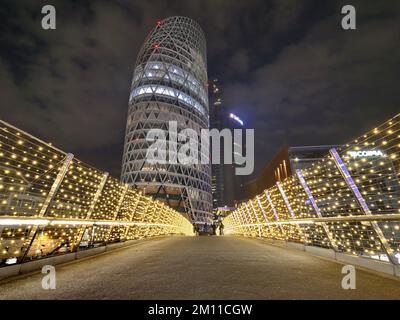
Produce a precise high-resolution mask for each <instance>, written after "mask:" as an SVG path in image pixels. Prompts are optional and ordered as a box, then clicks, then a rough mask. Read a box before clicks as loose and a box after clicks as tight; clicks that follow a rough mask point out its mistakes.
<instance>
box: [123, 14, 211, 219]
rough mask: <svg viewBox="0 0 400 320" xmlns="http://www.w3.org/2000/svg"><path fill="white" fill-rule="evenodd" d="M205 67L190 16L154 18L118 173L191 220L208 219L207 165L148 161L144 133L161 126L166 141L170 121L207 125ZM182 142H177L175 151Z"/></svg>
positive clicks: (136, 75) (140, 58)
mask: <svg viewBox="0 0 400 320" xmlns="http://www.w3.org/2000/svg"><path fill="white" fill-rule="evenodd" d="M206 66H207V58H206V41H205V37H204V34H203V32H202V30H201V28H200V26H199V25H198V24H197V23H196V22H195V21H193V20H191V19H189V18H186V17H170V18H167V19H164V20H161V21H159V22H158V23H157V26H156V27H155V28H154V29H153V30H152V31H151V33H150V34H149V36H148V37H147V39H146V41H145V43H144V45H143V46H142V48H141V50H140V52H139V56H138V58H137V61H136V66H135V71H134V75H133V81H132V87H131V93H130V98H129V111H128V119H127V126H126V135H125V145H124V155H123V163H122V173H121V180H122V181H123V182H125V183H128V184H130V185H134V186H136V187H137V188H139V189H142V190H143V191H144V192H145V193H146V194H147V195H152V196H153V197H154V198H155V199H159V200H162V201H164V202H165V203H167V204H168V205H170V206H171V207H173V208H175V209H177V210H178V211H180V212H182V213H186V214H187V215H188V218H190V219H191V220H192V221H193V222H197V223H203V222H210V221H211V219H212V195H211V177H210V175H211V170H210V165H209V164H191V165H184V164H180V163H175V164H173V163H170V162H169V161H168V164H150V163H149V162H148V161H146V153H147V149H148V148H149V147H150V146H151V145H152V143H153V142H151V141H146V135H147V133H148V132H149V130H151V129H161V130H164V132H165V133H166V139H167V140H168V139H169V137H168V129H169V122H170V121H176V122H177V129H178V132H180V130H182V129H186V128H190V129H193V130H195V131H196V132H197V133H198V135H199V136H200V131H201V129H208V128H209V108H208V93H207V81H208V80H207V68H206ZM183 143H185V142H179V141H178V144H177V150H179V148H180V146H181V145H182V144H183ZM167 146H168V143H167ZM206 156H207V157H209V155H206ZM167 160H169V159H168V155H167Z"/></svg>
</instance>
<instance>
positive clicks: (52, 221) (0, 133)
mask: <svg viewBox="0 0 400 320" xmlns="http://www.w3.org/2000/svg"><path fill="white" fill-rule="evenodd" d="M168 234H185V235H191V234H192V225H191V223H190V222H189V221H188V220H187V219H186V218H184V217H183V216H182V215H181V214H180V213H178V212H177V211H175V210H173V209H172V208H170V207H168V206H166V205H165V204H163V203H161V202H159V201H155V200H153V199H151V198H150V197H147V196H144V195H143V194H142V193H141V192H139V191H137V190H135V189H134V188H132V187H130V186H128V185H126V184H124V183H121V182H119V181H118V180H116V179H114V178H112V177H110V176H109V175H108V174H107V173H105V172H102V171H99V170H97V169H95V168H93V167H91V166H89V165H87V164H85V163H83V162H81V161H79V160H78V159H76V158H75V157H73V156H72V155H71V154H66V153H65V152H63V151H61V150H59V149H57V148H55V147H53V146H51V145H50V144H48V143H45V142H43V141H41V140H39V139H37V138H35V137H33V136H31V135H29V134H27V133H25V132H23V131H21V130H19V129H17V128H15V127H13V126H11V125H10V124H8V123H5V122H3V121H0V266H4V265H6V264H9V263H15V262H22V261H29V260H32V259H38V258H41V257H46V256H48V255H55V254H62V253H68V252H74V251H76V250H78V249H85V248H90V247H93V246H99V245H104V244H107V243H112V242H118V241H126V240H133V239H141V238H146V237H154V236H161V235H168Z"/></svg>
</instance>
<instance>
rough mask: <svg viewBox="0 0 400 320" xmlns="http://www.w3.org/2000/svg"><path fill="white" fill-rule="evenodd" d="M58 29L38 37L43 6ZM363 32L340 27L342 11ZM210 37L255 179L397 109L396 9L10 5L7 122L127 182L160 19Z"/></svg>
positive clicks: (399, 47)
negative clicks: (140, 93)
mask: <svg viewBox="0 0 400 320" xmlns="http://www.w3.org/2000/svg"><path fill="white" fill-rule="evenodd" d="M45 4H52V5H54V6H55V7H56V10H57V29H56V30H43V29H42V28H41V19H42V17H43V15H42V14H41V8H42V6H43V5H45ZM345 4H352V5H354V6H355V7H356V9H357V30H355V31H344V30H342V29H341V18H342V15H341V13H340V11H341V7H342V6H343V5H345ZM172 15H184V16H188V17H191V18H193V19H195V20H196V21H198V22H199V23H200V25H201V26H202V28H203V30H204V31H205V34H206V38H207V50H208V76H209V79H212V78H218V79H219V81H220V84H221V89H222V90H223V98H224V105H225V106H226V107H229V108H230V109H231V110H232V111H233V112H235V113H236V114H238V115H239V116H240V117H241V118H243V120H244V121H245V124H246V127H248V128H255V133H256V145H255V148H256V170H257V171H259V170H260V169H261V168H262V167H263V166H264V165H265V164H266V163H267V162H268V161H269V160H270V159H271V157H272V156H273V155H274V154H275V152H276V151H277V149H278V148H279V147H280V145H281V144H282V143H284V142H287V143H288V144H289V145H291V146H296V145H315V144H339V143H344V142H347V141H349V140H351V139H352V138H354V137H356V136H358V135H360V134H362V133H363V132H364V131H366V130H368V129H370V128H372V127H373V126H375V125H377V124H379V123H380V122H382V121H384V120H386V119H388V118H390V117H392V116H394V115H395V114H396V113H398V112H399V110H400V108H399V106H400V86H399V80H400V79H399V78H400V1H398V0H393V1H389V0H381V1H376V0H360V1H356V0H350V1H334V0H329V1H321V0H315V1H314V0H305V1H300V0H293V1H291V0H269V1H267V0H262V1H255V0H245V1H244V0H243V1H239V0H225V1H222V0H206V1H205V0H202V1H193V0H190V1H189V0H185V1H166V0H160V1H152V0H146V1H90V2H89V1H82V0H79V1H52V0H46V1H21V0H12V1H2V2H1V6H0V21H1V24H0V101H1V107H0V118H1V119H3V120H5V121H7V122H10V123H11V124H13V125H15V126H17V127H19V128H21V129H23V130H25V131H28V132H29V133H32V134H34V135H36V136H38V137H40V138H41V139H43V140H45V141H51V142H52V143H53V144H54V145H56V146H58V147H59V148H61V149H63V150H65V151H68V152H72V153H74V154H75V156H76V157H78V158H80V159H81V160H83V161H85V162H88V163H90V164H92V165H94V166H96V167H98V168H100V169H102V170H107V171H109V172H110V173H111V174H112V175H113V176H115V177H119V172H120V167H121V159H122V148H123V137H124V130H125V124H126V115H127V110H128V96H129V88H130V82H131V77H132V73H133V69H134V63H135V60H136V56H137V54H138V51H139V49H140V46H141V45H142V43H143V41H144V39H145V37H146V35H147V34H148V33H149V32H150V30H151V29H152V28H153V27H154V26H155V24H156V21H157V20H158V19H162V18H165V17H168V16H172Z"/></svg>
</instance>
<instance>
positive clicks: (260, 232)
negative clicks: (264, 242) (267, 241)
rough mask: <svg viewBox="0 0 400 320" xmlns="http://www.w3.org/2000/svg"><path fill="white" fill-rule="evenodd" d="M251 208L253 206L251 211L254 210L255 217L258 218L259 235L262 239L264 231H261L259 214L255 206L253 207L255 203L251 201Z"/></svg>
mask: <svg viewBox="0 0 400 320" xmlns="http://www.w3.org/2000/svg"><path fill="white" fill-rule="evenodd" d="M250 206H251V209H252V210H253V212H254V215H255V217H256V220H257V224H258V235H259V236H260V238H262V231H261V223H260V219H259V218H258V215H257V212H256V210H255V208H254V205H253V202H252V201H251V200H250Z"/></svg>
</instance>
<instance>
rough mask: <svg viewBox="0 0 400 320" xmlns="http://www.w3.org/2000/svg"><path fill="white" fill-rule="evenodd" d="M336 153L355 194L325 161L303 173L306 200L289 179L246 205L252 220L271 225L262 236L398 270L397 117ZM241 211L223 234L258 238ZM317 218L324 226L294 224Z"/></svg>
mask: <svg viewBox="0 0 400 320" xmlns="http://www.w3.org/2000/svg"><path fill="white" fill-rule="evenodd" d="M337 151H338V154H339V155H340V157H341V159H342V160H343V165H344V166H345V168H346V169H347V171H348V174H349V175H350V177H352V179H353V180H354V184H355V186H356V189H355V188H354V186H352V185H351V184H350V182H351V180H348V179H347V180H346V179H345V178H344V177H343V175H342V172H341V170H339V167H338V164H337V163H335V159H334V158H333V156H332V155H327V156H326V157H325V158H324V159H323V160H322V161H319V162H317V163H314V164H312V165H311V166H310V167H309V168H307V169H305V170H302V171H301V173H302V176H303V177H304V180H305V182H306V185H307V187H308V189H307V191H308V192H309V194H307V192H306V189H305V188H304V186H303V185H302V184H301V181H300V180H299V177H297V176H295V175H293V176H291V177H288V178H287V179H285V180H284V181H283V182H281V184H280V187H281V189H282V190H284V192H283V193H282V192H280V191H279V187H277V186H273V187H271V188H268V189H267V190H265V191H264V192H263V193H261V194H259V195H257V197H256V198H254V199H250V200H248V201H247V204H253V205H254V204H256V205H254V208H255V209H254V210H253V211H252V213H253V215H254V216H255V217H258V218H259V219H260V220H263V219H264V220H265V219H266V220H267V221H269V223H263V224H262V225H261V228H262V236H263V237H265V238H268V239H279V240H287V241H292V242H298V243H305V244H307V245H312V246H319V247H324V248H333V249H335V250H337V251H340V252H345V253H348V254H352V255H359V256H364V257H370V258H374V259H376V257H380V259H382V260H385V261H386V260H389V259H390V260H391V261H392V262H393V263H396V264H399V262H400V260H399V259H398V258H396V257H400V231H399V230H400V222H399V221H398V220H392V219H390V216H389V215H396V214H399V213H400V181H399V172H400V161H399V152H400V114H399V115H397V116H396V117H394V118H393V119H390V120H389V121H387V122H385V123H383V124H382V125H380V126H378V127H376V128H374V129H373V130H371V131H370V132H368V133H366V134H364V135H362V136H361V137H359V138H357V139H355V140H353V141H352V142H350V143H348V144H346V145H345V146H344V147H343V148H339V149H337ZM282 190H281V191H282ZM357 190H358V191H359V195H358V196H356V194H355V192H356V191H357ZM310 196H312V197H310ZM288 204H289V205H288ZM243 206H244V204H242V205H240V206H239V207H238V209H237V210H236V211H234V212H233V213H232V214H231V215H229V216H227V217H226V218H225V220H224V225H225V232H226V233H227V234H229V233H230V234H239V235H244V236H249V237H257V236H258V235H257V233H256V232H255V227H254V225H251V224H244V222H242V221H241V219H240V217H241V215H243ZM292 214H294V215H293V216H292ZM366 214H367V215H366ZM368 214H372V215H376V217H377V218H378V217H379V219H377V221H371V220H370V219H367V218H369V216H368ZM234 216H236V218H235V219H234V218H233V217H234ZM264 216H265V218H264ZM385 216H387V217H388V218H387V219H388V220H385ZM318 217H320V218H324V219H325V220H324V223H321V222H319V223H305V224H300V223H294V222H295V221H301V220H307V219H309V218H311V219H317V218H318ZM357 217H358V218H357ZM360 217H361V219H359V218H360ZM364 217H365V220H362V219H363V218H364ZM338 219H339V220H338ZM254 220H255V221H257V219H254ZM249 230H250V231H249Z"/></svg>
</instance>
